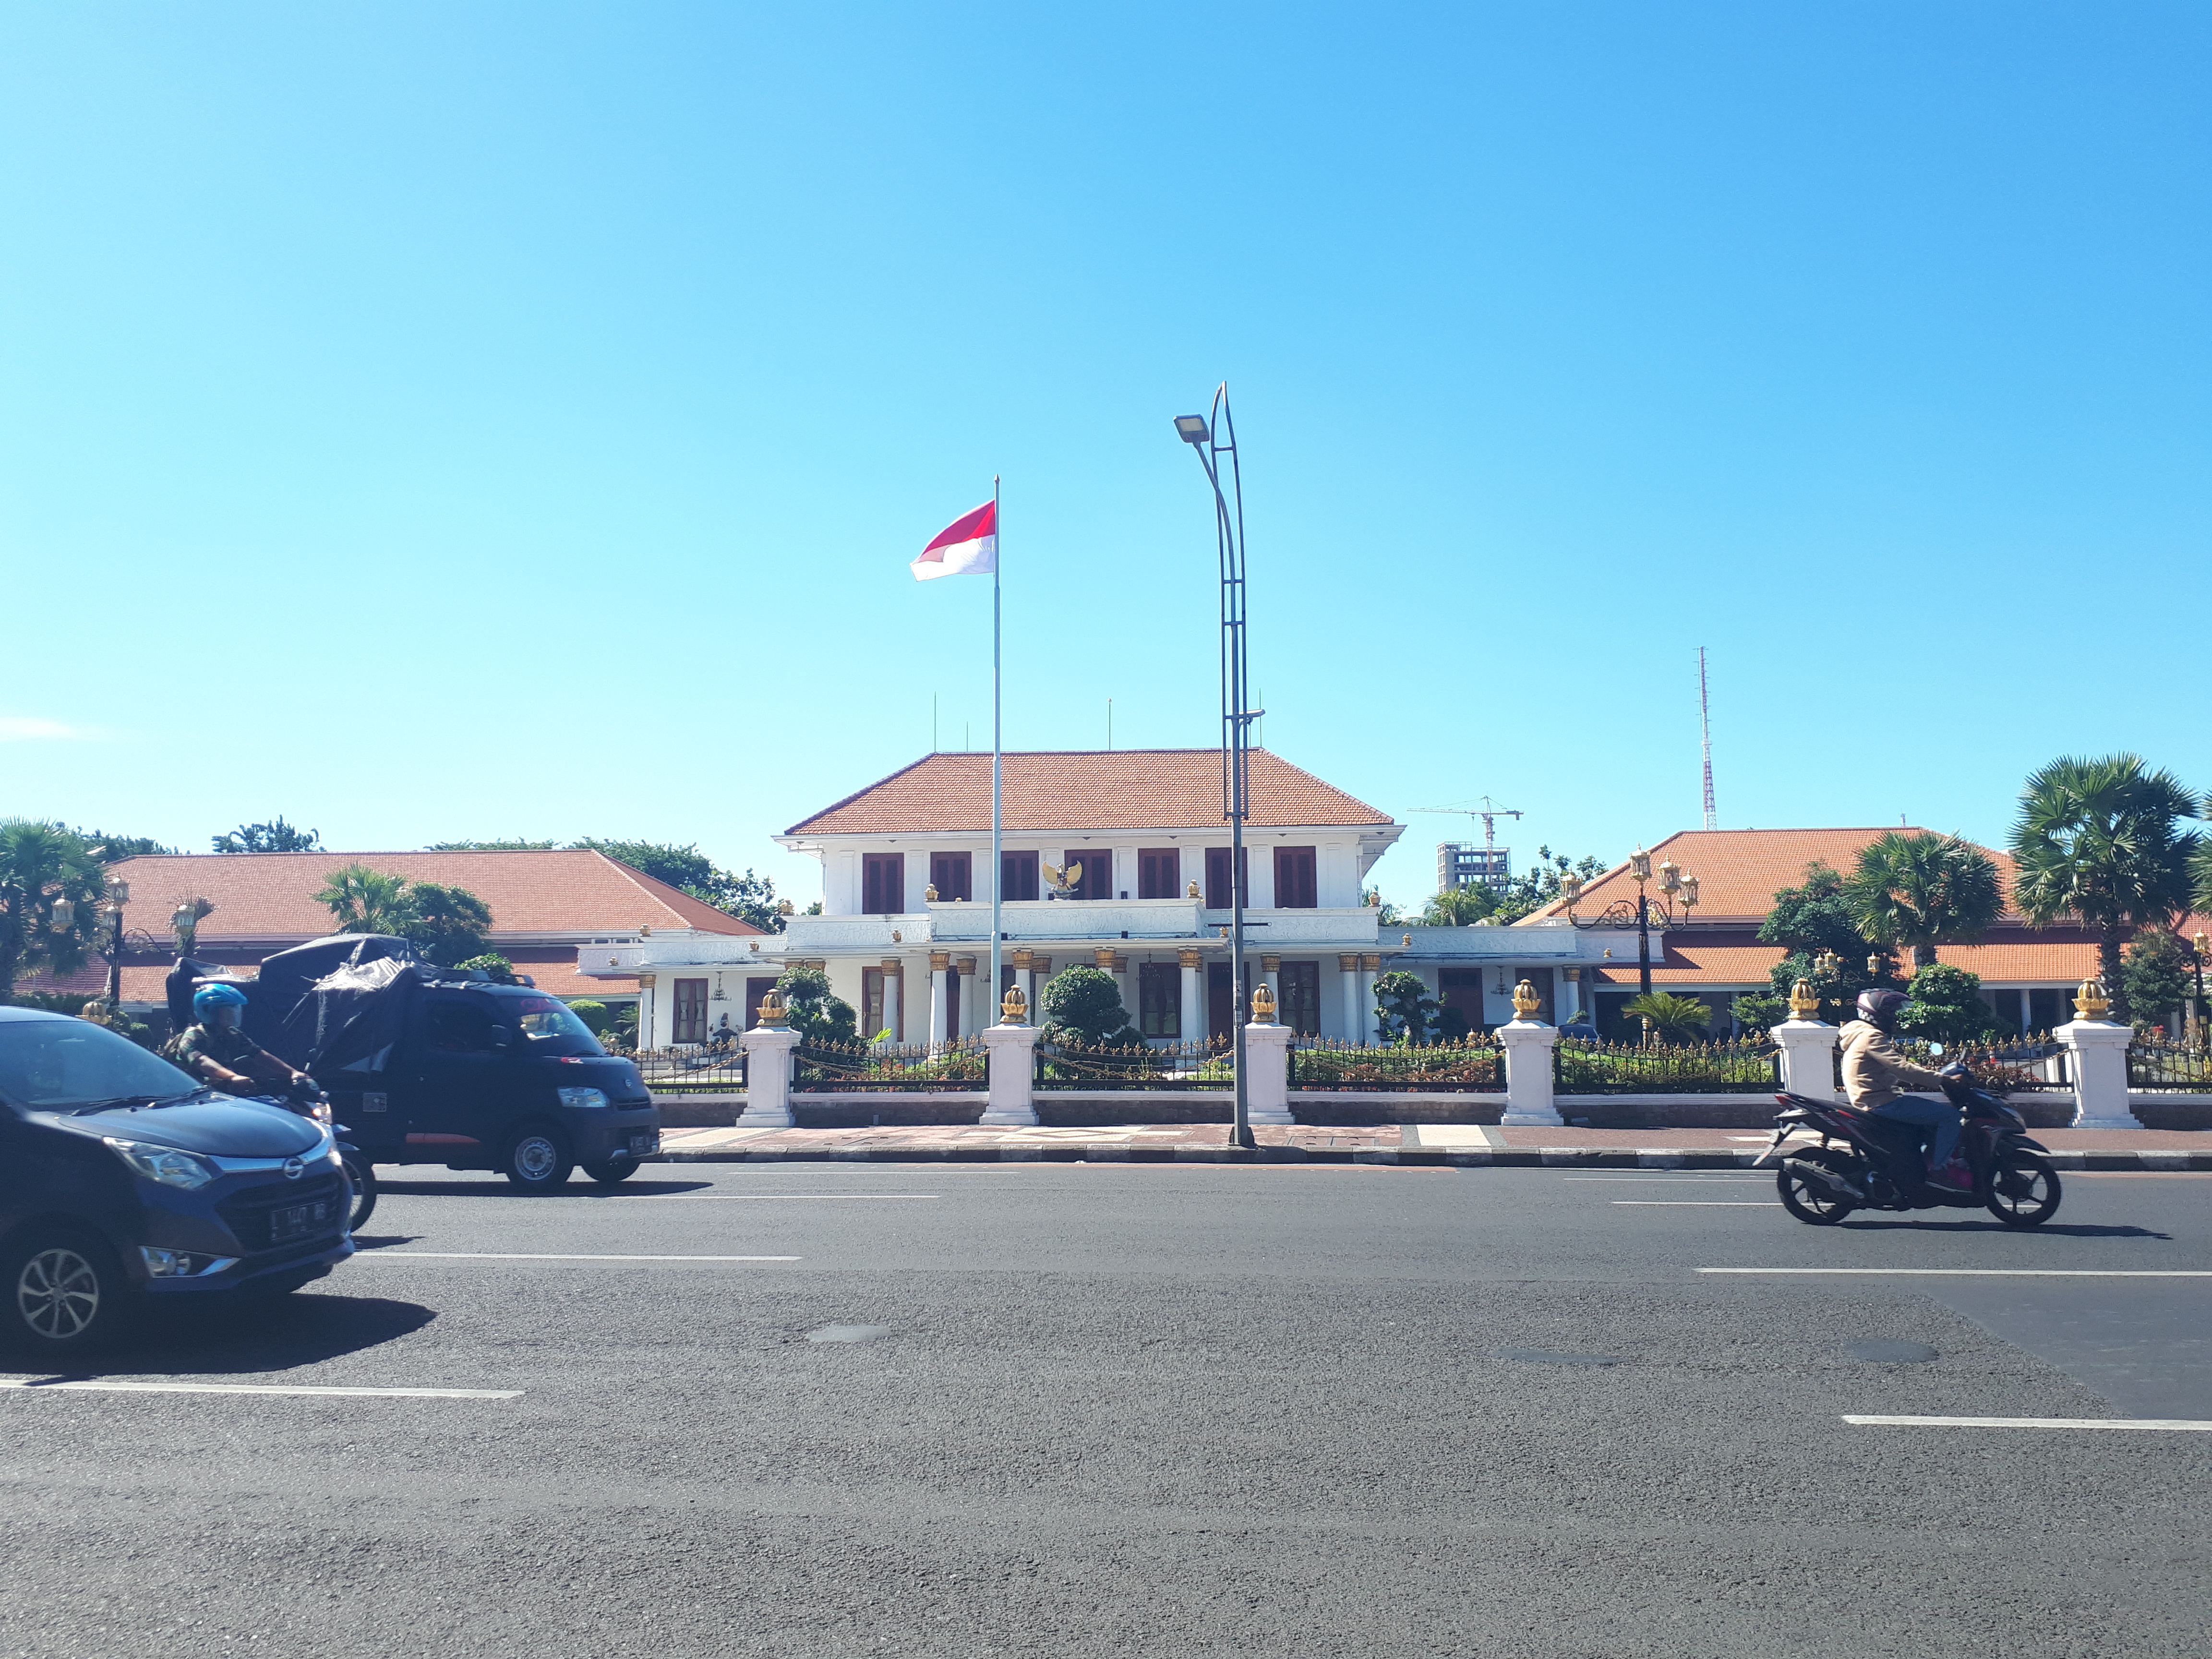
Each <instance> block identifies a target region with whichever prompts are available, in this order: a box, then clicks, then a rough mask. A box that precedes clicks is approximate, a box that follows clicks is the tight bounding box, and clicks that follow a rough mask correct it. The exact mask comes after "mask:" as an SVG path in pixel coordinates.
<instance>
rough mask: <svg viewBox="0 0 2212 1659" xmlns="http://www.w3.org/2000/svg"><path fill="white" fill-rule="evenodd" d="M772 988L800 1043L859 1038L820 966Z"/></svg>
mask: <svg viewBox="0 0 2212 1659" xmlns="http://www.w3.org/2000/svg"><path fill="white" fill-rule="evenodd" d="M609 856H610V857H611V856H612V854H609ZM627 861H628V860H624V862H627ZM775 988H776V989H777V990H779V991H781V992H782V993H783V1004H784V1006H785V1007H786V1008H787V1009H789V1010H790V1017H791V1029H792V1030H794V1031H796V1032H798V1033H799V1041H800V1042H858V1041H859V1039H860V1016H859V1015H858V1014H856V1013H854V1012H853V1005H852V1004H851V1003H849V1002H847V1001H845V1000H843V999H842V998H840V997H834V996H832V995H830V994H829V975H827V974H825V973H823V971H822V969H819V968H793V969H788V970H787V972H786V973H785V974H784V975H783V977H782V978H781V979H779V980H778V981H776V982H775Z"/></svg>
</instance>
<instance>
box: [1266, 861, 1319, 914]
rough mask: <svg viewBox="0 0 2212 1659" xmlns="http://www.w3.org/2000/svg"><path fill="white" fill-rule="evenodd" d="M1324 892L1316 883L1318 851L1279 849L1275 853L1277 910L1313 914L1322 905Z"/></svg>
mask: <svg viewBox="0 0 2212 1659" xmlns="http://www.w3.org/2000/svg"><path fill="white" fill-rule="evenodd" d="M1320 894H1321V888H1320V884H1319V883H1318V882H1317V881H1316V879H1315V874H1314V849H1313V848H1310V847H1278V848H1276V849H1275V908H1277V909H1278V910H1312V909H1316V908H1319V906H1320V904H1321V896H1320Z"/></svg>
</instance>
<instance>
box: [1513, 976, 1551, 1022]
mask: <svg viewBox="0 0 2212 1659" xmlns="http://www.w3.org/2000/svg"><path fill="white" fill-rule="evenodd" d="M1543 1006H1544V1000H1543V998H1541V997H1540V996H1538V995H1537V994H1536V987H1534V985H1532V984H1530V983H1529V982H1528V981H1527V980H1525V979H1524V980H1522V981H1521V982H1520V983H1519V984H1518V985H1516V986H1515V987H1513V1018H1516V1019H1534V1018H1536V1014H1537V1011H1538V1010H1540V1009H1541V1008H1542V1007H1543Z"/></svg>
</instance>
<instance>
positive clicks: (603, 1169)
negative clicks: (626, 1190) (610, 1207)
mask: <svg viewBox="0 0 2212 1659" xmlns="http://www.w3.org/2000/svg"><path fill="white" fill-rule="evenodd" d="M584 1173H585V1174H586V1175H587V1176H591V1178H592V1180H594V1181H596V1182H599V1185H600V1186H602V1187H611V1186H613V1185H614V1184H615V1182H617V1181H628V1180H629V1178H630V1177H631V1176H634V1175H635V1174H636V1173H637V1160H636V1159H635V1158H632V1157H631V1156H630V1155H629V1153H628V1152H617V1153H616V1154H615V1155H614V1156H613V1157H612V1158H608V1159H607V1160H606V1161H605V1163H603V1164H586V1165H584Z"/></svg>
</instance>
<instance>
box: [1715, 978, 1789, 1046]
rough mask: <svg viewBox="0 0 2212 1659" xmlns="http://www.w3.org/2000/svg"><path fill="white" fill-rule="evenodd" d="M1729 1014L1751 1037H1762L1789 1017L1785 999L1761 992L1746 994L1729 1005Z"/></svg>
mask: <svg viewBox="0 0 2212 1659" xmlns="http://www.w3.org/2000/svg"><path fill="white" fill-rule="evenodd" d="M1791 982H1792V983H1793V984H1794V983H1795V982H1796V981H1791ZM1729 1013H1731V1014H1733V1015H1734V1016H1735V1020H1736V1024H1739V1025H1741V1026H1742V1027H1743V1029H1744V1030H1746V1031H1747V1032H1750V1033H1751V1034H1753V1036H1764V1035H1765V1033H1767V1032H1768V1031H1771V1030H1773V1029H1774V1027H1776V1026H1778V1025H1779V1024H1782V1022H1783V1021H1784V1020H1785V1019H1788V1018H1790V1004H1789V1002H1788V1000H1786V999H1784V998H1782V997H1778V996H1776V995H1774V994H1772V993H1771V992H1763V991H1753V992H1746V993H1745V994H1743V995H1742V996H1740V997H1738V998H1736V1000H1735V1001H1733V1002H1731V1003H1729Z"/></svg>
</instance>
